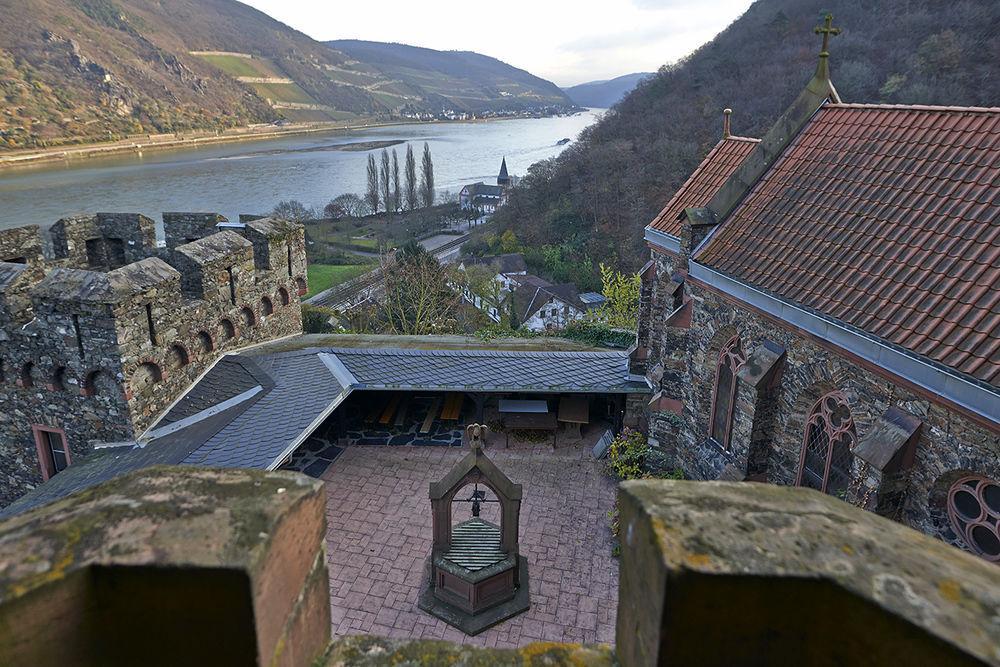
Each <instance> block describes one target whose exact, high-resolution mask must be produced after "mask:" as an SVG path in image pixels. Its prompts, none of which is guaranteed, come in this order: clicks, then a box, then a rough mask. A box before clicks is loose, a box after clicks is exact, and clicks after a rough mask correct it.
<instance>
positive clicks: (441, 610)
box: [417, 556, 531, 636]
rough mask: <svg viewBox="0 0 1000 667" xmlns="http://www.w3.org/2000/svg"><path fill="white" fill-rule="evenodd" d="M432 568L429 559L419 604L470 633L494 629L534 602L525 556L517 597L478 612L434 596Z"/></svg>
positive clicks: (421, 607)
mask: <svg viewBox="0 0 1000 667" xmlns="http://www.w3.org/2000/svg"><path fill="white" fill-rule="evenodd" d="M430 567H431V563H430V559H428V561H427V566H426V567H425V568H424V585H423V587H422V588H421V589H420V598H419V599H418V601H417V606H418V607H420V609H422V610H423V611H426V612H427V613H428V614H430V615H432V616H437V617H438V618H440V619H441V620H442V621H444V622H445V623H447V624H448V625H451V626H454V627H456V628H458V629H459V630H461V631H462V632H464V633H465V634H467V635H470V636H472V635H478V634H479V633H480V632H482V631H483V630H486V629H487V628H491V627H493V626H494V625H496V624H497V623H501V622H503V621H506V620H507V619H508V618H511V617H513V616H517V615H518V614H520V613H521V612H525V611H528V608H529V607H530V606H531V602H530V601H529V599H528V559H527V558H525V557H524V556H519V557H518V571H519V573H520V574H519V576H518V582H517V593H516V594H515V595H514V597H513V598H511V599H510V600H507V601H506V602H502V603H500V604H498V605H497V606H495V607H490V608H489V609H484V610H483V611H481V612H479V613H478V614H474V615H473V614H469V613H468V612H465V611H462V610H461V609H459V608H458V607H455V606H452V605H450V604H448V603H447V602H443V601H441V600H439V599H437V598H436V597H434V590H433V588H432V586H431V583H430V582H431V577H430Z"/></svg>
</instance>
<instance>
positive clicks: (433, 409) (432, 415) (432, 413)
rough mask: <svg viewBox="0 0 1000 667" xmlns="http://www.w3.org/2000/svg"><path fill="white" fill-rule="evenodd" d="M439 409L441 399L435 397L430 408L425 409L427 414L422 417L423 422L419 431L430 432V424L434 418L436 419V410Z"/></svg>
mask: <svg viewBox="0 0 1000 667" xmlns="http://www.w3.org/2000/svg"><path fill="white" fill-rule="evenodd" d="M440 409H441V399H440V398H435V399H434V401H433V402H432V403H431V407H430V409H429V410H428V411H427V416H426V417H425V418H424V423H423V424H422V425H421V426H420V432H421V433H430V432H431V425H432V424H433V423H434V420H435V419H437V414H438V410H440Z"/></svg>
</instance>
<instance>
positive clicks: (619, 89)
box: [563, 72, 652, 109]
mask: <svg viewBox="0 0 1000 667" xmlns="http://www.w3.org/2000/svg"><path fill="white" fill-rule="evenodd" d="M647 76H652V73H651V72H636V73H634V74H625V75H624V76H617V77H615V78H613V79H608V80H605V81H588V82H587V83H580V84H577V85H575V86H570V87H568V88H563V92H564V93H566V95H567V96H568V97H569V98H570V99H571V100H573V103H574V104H579V105H580V106H582V107H591V108H595V109H607V108H608V107H611V106H613V105H615V104H617V103H618V101H619V100H621V99H622V98H623V97H625V96H626V95H628V94H629V93H630V92H632V90H633V89H634V88H635V87H636V86H637V85H639V82H640V81H642V80H643V79H645V78H646V77H647Z"/></svg>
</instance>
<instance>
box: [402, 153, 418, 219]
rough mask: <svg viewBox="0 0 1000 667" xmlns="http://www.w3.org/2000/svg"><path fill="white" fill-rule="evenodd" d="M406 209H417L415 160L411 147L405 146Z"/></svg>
mask: <svg viewBox="0 0 1000 667" xmlns="http://www.w3.org/2000/svg"><path fill="white" fill-rule="evenodd" d="M404 169H405V172H406V173H405V175H406V208H407V209H408V210H410V211H412V210H413V209H415V208H417V205H418V204H417V160H416V158H414V157H413V146H412V145H410V144H406V165H405V167H404Z"/></svg>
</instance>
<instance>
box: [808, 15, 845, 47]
mask: <svg viewBox="0 0 1000 667" xmlns="http://www.w3.org/2000/svg"><path fill="white" fill-rule="evenodd" d="M813 32H815V33H816V34H817V35H823V48H822V49H821V50H820V52H819V54H820V55H821V56H828V55H830V35H839V34H840V28H834V27H833V14H827V15H826V17H825V18H824V20H823V25H821V26H816V27H815V28H813Z"/></svg>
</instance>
